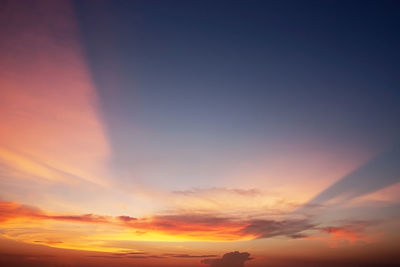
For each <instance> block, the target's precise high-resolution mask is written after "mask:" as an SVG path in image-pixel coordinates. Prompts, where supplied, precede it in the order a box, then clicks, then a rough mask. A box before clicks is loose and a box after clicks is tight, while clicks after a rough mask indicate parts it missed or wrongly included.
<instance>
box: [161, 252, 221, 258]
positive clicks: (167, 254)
mask: <svg viewBox="0 0 400 267" xmlns="http://www.w3.org/2000/svg"><path fill="white" fill-rule="evenodd" d="M163 256H167V257H171V258H215V257H217V255H190V254H173V253H166V254H163Z"/></svg>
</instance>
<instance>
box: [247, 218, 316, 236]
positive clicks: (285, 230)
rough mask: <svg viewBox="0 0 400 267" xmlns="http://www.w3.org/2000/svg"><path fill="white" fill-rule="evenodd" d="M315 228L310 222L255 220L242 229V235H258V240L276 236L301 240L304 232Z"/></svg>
mask: <svg viewBox="0 0 400 267" xmlns="http://www.w3.org/2000/svg"><path fill="white" fill-rule="evenodd" d="M313 227H315V225H314V224H312V223H310V222H309V221H308V220H283V221H274V220H253V221H251V222H250V224H249V225H248V226H246V227H245V228H243V229H242V233H243V234H252V235H256V236H257V237H258V238H267V237H274V236H287V237H291V238H299V237H301V236H302V234H301V232H302V231H305V230H308V229H312V228H313Z"/></svg>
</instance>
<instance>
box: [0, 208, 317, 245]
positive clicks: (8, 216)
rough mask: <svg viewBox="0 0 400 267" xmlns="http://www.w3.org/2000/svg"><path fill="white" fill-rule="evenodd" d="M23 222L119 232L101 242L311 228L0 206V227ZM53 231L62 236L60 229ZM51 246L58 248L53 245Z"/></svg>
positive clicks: (208, 217) (225, 237)
mask: <svg viewBox="0 0 400 267" xmlns="http://www.w3.org/2000/svg"><path fill="white" fill-rule="evenodd" d="M23 219H29V223H30V224H33V223H35V224H39V226H40V225H41V223H44V222H45V221H55V222H62V223H81V224H97V225H104V226H109V227H117V228H119V229H121V230H118V231H117V233H116V234H115V233H114V232H113V231H110V232H111V234H109V233H108V232H103V233H101V235H97V236H96V237H95V238H98V239H101V240H102V239H117V240H120V239H124V240H125V239H127V240H135V239H136V240H139V239H140V240H158V241H163V240H170V241H171V240H176V241H177V240H181V241H183V240H209V241H230V240H243V239H254V238H266V237H273V236H287V237H289V238H292V236H295V235H296V234H299V233H300V232H302V231H304V230H307V229H309V228H311V227H312V225H310V224H309V223H306V222H304V221H299V220H292V221H290V220H286V221H272V220H269V221H264V220H246V219H238V218H228V217H218V216H215V215H213V214H172V215H158V216H152V217H143V218H133V217H130V216H116V217H114V216H102V215H94V214H83V215H71V214H49V213H46V212H43V211H42V210H40V209H38V208H35V207H30V206H25V205H21V204H18V203H14V202H4V201H3V202H0V222H2V224H3V225H13V222H15V221H17V222H18V221H20V220H23ZM0 227H1V225H0ZM55 227H57V226H55ZM63 227H65V226H63ZM55 230H59V231H61V232H62V231H63V230H64V228H61V229H55ZM114 234H115V235H114ZM54 245H58V244H57V243H55V244H54Z"/></svg>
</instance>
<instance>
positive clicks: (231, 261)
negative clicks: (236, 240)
mask: <svg viewBox="0 0 400 267" xmlns="http://www.w3.org/2000/svg"><path fill="white" fill-rule="evenodd" d="M251 259H252V258H250V254H249V253H247V252H239V251H234V252H229V253H226V254H224V256H222V258H220V259H204V260H202V261H201V263H204V264H208V265H210V266H211V267H243V266H244V263H245V262H246V261H248V260H251Z"/></svg>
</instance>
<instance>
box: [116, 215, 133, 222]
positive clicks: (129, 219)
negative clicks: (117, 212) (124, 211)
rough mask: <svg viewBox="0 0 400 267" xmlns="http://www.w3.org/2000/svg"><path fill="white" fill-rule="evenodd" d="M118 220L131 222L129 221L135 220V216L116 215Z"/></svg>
mask: <svg viewBox="0 0 400 267" xmlns="http://www.w3.org/2000/svg"><path fill="white" fill-rule="evenodd" d="M117 218H118V220H120V221H123V222H131V221H136V220H137V218H134V217H130V216H118V217H117Z"/></svg>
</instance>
